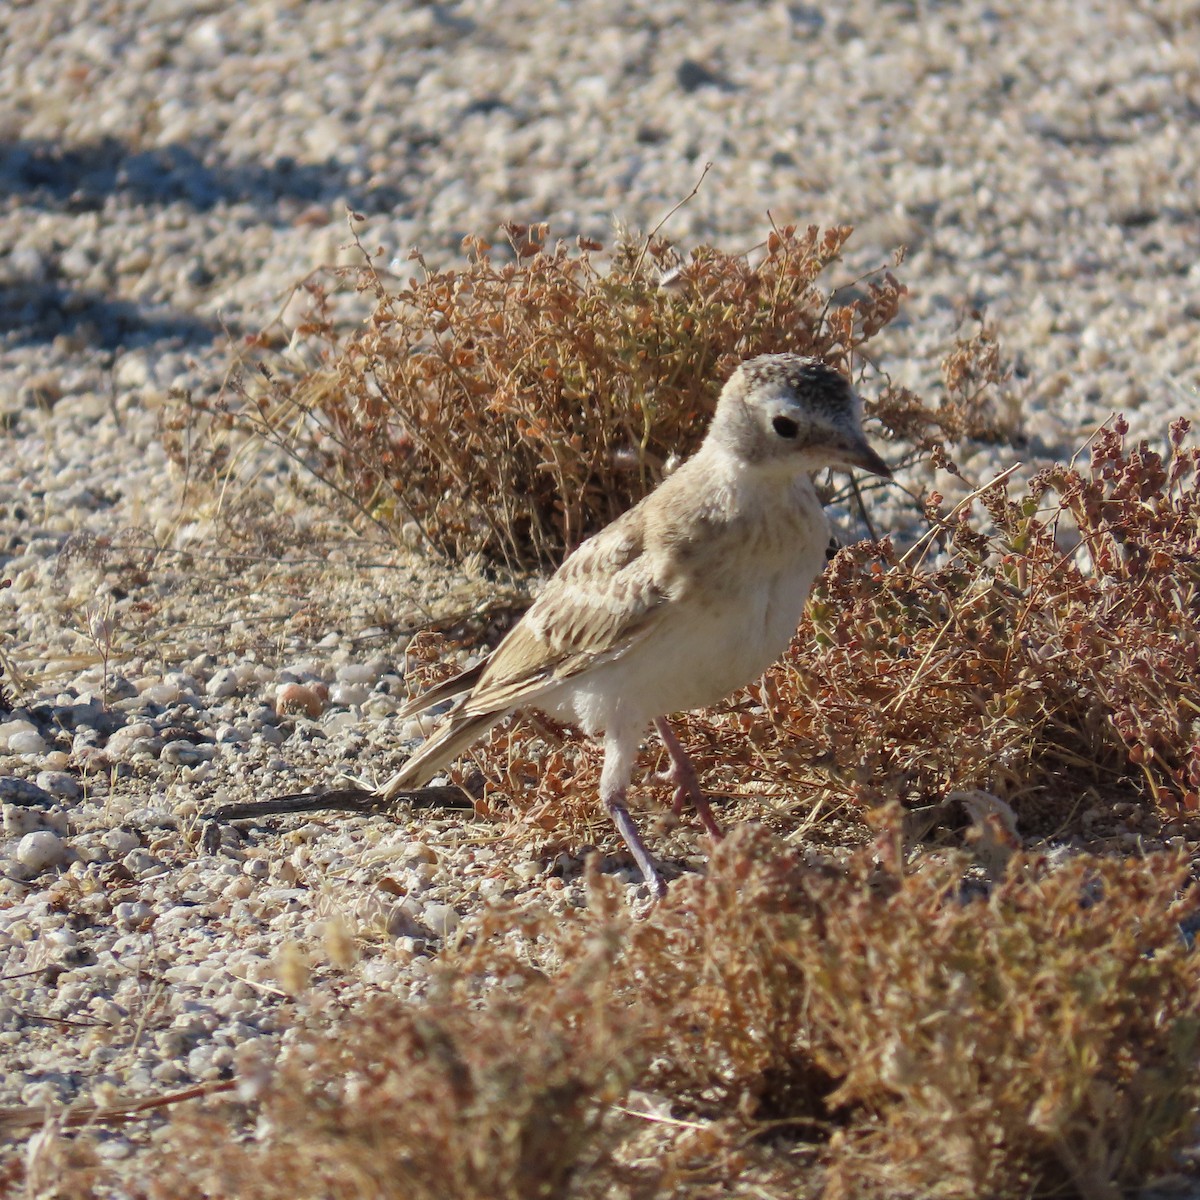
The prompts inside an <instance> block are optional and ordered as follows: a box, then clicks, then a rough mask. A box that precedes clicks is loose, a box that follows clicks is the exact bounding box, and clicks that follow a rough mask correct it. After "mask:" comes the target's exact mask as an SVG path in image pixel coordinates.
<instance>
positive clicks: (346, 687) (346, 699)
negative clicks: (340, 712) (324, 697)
mask: <svg viewBox="0 0 1200 1200" xmlns="http://www.w3.org/2000/svg"><path fill="white" fill-rule="evenodd" d="M370 694H371V689H370V688H369V687H367V685H366V684H364V683H335V684H334V685H333V687H331V688H330V689H329V701H330V703H331V704H337V705H341V706H343V707H345V708H349V707H350V706H351V705H354V704H362V703H364V702H365V701H366V699H367V697H368V696H369V695H370Z"/></svg>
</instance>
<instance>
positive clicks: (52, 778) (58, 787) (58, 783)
mask: <svg viewBox="0 0 1200 1200" xmlns="http://www.w3.org/2000/svg"><path fill="white" fill-rule="evenodd" d="M37 785H38V787H40V788H45V790H46V791H47V792H49V793H50V795H52V796H57V797H58V798H59V799H60V800H78V799H79V797H80V796H82V795H83V788H82V787H80V786H79V780H78V779H76V778H75V776H74V775H68V774H67V772H66V771H39V772H38V774H37Z"/></svg>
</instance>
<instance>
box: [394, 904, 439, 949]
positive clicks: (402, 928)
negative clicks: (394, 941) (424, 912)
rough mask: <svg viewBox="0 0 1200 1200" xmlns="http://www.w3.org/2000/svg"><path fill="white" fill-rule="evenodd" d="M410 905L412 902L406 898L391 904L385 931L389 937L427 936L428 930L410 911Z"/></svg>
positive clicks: (417, 937)
mask: <svg viewBox="0 0 1200 1200" xmlns="http://www.w3.org/2000/svg"><path fill="white" fill-rule="evenodd" d="M412 907H413V906H412V902H411V901H408V900H401V901H400V902H399V903H397V904H393V905H392V907H391V909H390V910H389V911H388V916H387V932H388V936H389V937H393V938H416V939H421V938H424V937H426V936H427V934H428V932H429V931H428V930H427V929H424V928H422V926H421V924H420V922H419V921H418V920H417V918H416V915H415V914H414V913H413V911H412Z"/></svg>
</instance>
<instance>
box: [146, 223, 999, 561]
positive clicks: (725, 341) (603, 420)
mask: <svg viewBox="0 0 1200 1200" xmlns="http://www.w3.org/2000/svg"><path fill="white" fill-rule="evenodd" d="M506 232H507V235H508V238H509V241H510V244H511V250H512V254H513V256H514V258H515V261H510V262H505V263H499V262H497V261H495V260H494V259H493V256H492V255H491V254H490V253H489V251H490V247H489V246H488V245H487V243H485V242H483V241H482V240H481V239H479V238H468V239H466V241H465V242H464V247H465V249H466V250H467V252H468V261H467V263H466V265H465V266H463V267H461V268H458V269H445V270H433V269H431V268H430V267H428V266H427V265H426V263H425V261H424V259H422V258H421V257H420V255H419V254H416V253H415V252H414V257H415V260H416V262H417V265H418V267H419V269H420V274H419V275H418V276H417V277H414V278H412V279H410V280H409V281H408V284H407V286H404V287H400V288H396V287H395V286H394V284H392V282H391V280H390V279H387V278H385V276H384V274H383V273H381V272H379V271H378V270H377V269H376V268H375V266H374V264H373V262H372V261H371V260H370V259H369V258H368V259H367V265H366V266H364V267H363V268H362V269H361V270H359V271H357V272H349V274H351V275H352V276H353V277H354V278H355V279H356V281H357V286H358V287H359V289H360V290H362V291H364V292H365V293H366V294H367V296H368V297H369V298H370V300H371V302H372V303H373V305H374V308H373V312H372V313H371V315H370V317H369V319H368V320H367V321H366V322H365V323H363V324H360V325H358V326H356V327H355V328H354V330H353V332H351V333H348V334H347V333H345V332H343V331H342V330H341V329H340V326H339V323H338V321H337V319H336V317H337V303H336V300H337V298H336V296H335V295H334V294H333V293H332V292H331V291H327V290H326V288H325V287H324V286H323V285H322V284H321V283H320V282H319V281H318V280H310V281H309V282H308V283H307V285H306V286H307V288H308V290H309V292H310V293H311V295H312V297H313V303H314V311H313V313H312V318H311V320H309V321H308V322H306V323H305V324H303V325H302V326H301V327H300V329H299V330H298V339H299V349H302V350H303V351H304V354H303V355H297V356H295V357H293V358H291V359H287V360H284V359H281V360H277V361H275V362H274V363H273V364H272V365H271V366H270V368H269V369H267V367H266V365H265V364H264V366H263V370H262V373H261V375H260V377H256V378H254V379H253V380H252V381H247V380H245V379H243V378H242V377H241V376H240V375H235V376H234V377H233V378H232V379H231V380H230V382H229V384H228V386H227V387H226V388H225V390H224V392H223V393H222V395H221V396H220V397H219V399H218V401H217V402H216V403H215V404H214V405H212V406H210V407H209V408H208V409H207V410H205V411H207V413H208V415H209V416H211V417H215V418H217V422H216V424H217V425H218V426H228V425H236V426H238V427H240V428H242V429H245V430H249V431H250V432H251V433H252V434H253V435H254V436H255V437H257V438H262V439H265V440H266V441H268V442H270V443H272V444H274V445H276V446H277V447H279V448H281V449H282V450H283V451H284V452H285V453H286V454H287V455H289V456H290V457H291V458H292V459H293V460H295V461H297V462H298V463H301V464H303V466H304V467H306V468H307V469H308V470H310V471H312V472H313V473H314V474H315V475H316V476H317V477H318V478H319V479H321V480H322V481H323V482H324V483H326V484H327V485H328V486H329V487H330V488H331V489H332V490H333V491H334V492H335V493H336V494H337V495H339V496H341V497H342V498H343V499H346V500H349V501H351V502H352V503H353V504H354V505H355V506H357V508H358V509H359V511H360V512H362V513H365V514H367V515H368V516H369V517H370V518H371V519H373V520H374V521H375V522H377V523H378V524H380V525H381V526H383V527H384V528H385V529H387V530H389V531H390V532H391V533H392V534H393V535H394V536H395V535H397V534H398V533H399V532H400V531H401V529H402V527H403V525H404V524H405V523H406V522H414V523H415V525H416V526H417V527H418V528H419V530H420V531H421V533H422V534H423V535H424V538H425V540H426V541H427V543H428V544H430V545H432V546H433V547H435V548H436V549H437V550H438V551H440V552H442V553H444V554H448V555H451V556H462V555H464V554H466V553H469V552H473V551H483V552H485V553H486V554H488V555H490V556H492V557H495V558H502V559H504V560H506V561H507V562H509V563H510V564H524V565H530V564H540V565H546V564H552V563H557V562H558V561H559V560H560V559H561V557H562V553H563V550H564V548H570V547H572V546H574V545H576V544H577V543H578V542H580V541H581V540H582V539H583V538H584V537H586V536H587V535H588V534H590V533H593V532H595V531H596V530H597V529H599V528H601V527H603V526H604V525H606V524H608V523H609V522H610V521H611V520H612V519H613V518H614V517H616V516H617V515H618V514H620V513H621V512H623V511H624V510H625V509H627V508H629V507H630V506H631V505H632V504H633V503H634V502H635V501H637V500H639V499H640V498H641V497H642V496H644V495H645V494H646V493H647V492H648V491H650V490H651V489H652V488H653V487H654V486H655V485H656V484H657V483H658V481H659V480H660V479H661V478H662V475H663V472H664V469H665V467H666V465H667V463H668V461H669V460H670V459H672V458H673V457H674V456H686V455H687V454H689V453H690V452H691V451H692V450H693V449H695V447H696V446H697V445H698V443H699V441H700V438H701V436H702V434H703V432H704V429H705V427H706V425H707V422H708V418H709V416H710V415H711V413H712V410H713V408H714V406H715V402H716V396H717V393H718V391H719V389H720V385H721V383H722V382H723V381H724V380H725V379H726V378H727V377H728V375H729V374H730V373H731V371H732V370H733V368H734V367H735V366H736V365H737V363H738V362H740V361H741V360H743V359H745V358H748V357H752V356H753V355H756V354H763V353H770V352H775V351H783V350H787V351H792V352H795V353H800V354H815V355H819V356H821V357H822V358H825V359H826V360H827V361H830V362H832V363H834V364H836V365H838V366H839V367H840V368H842V369H843V370H846V371H847V372H848V373H852V372H853V371H854V369H855V368H856V367H857V365H858V362H859V359H860V357H861V355H862V351H863V348H864V346H866V344H867V343H868V342H869V341H870V340H871V339H872V338H873V337H875V336H876V335H877V334H878V333H879V332H880V331H881V330H882V329H883V328H884V327H885V326H886V325H887V324H888V323H889V322H890V321H892V320H893V319H894V318H895V316H896V314H897V312H898V310H899V306H900V303H901V301H902V298H903V295H904V290H905V289H904V287H903V286H902V285H901V284H900V283H899V282H897V280H896V279H895V278H894V276H893V275H892V274H891V273H890V272H887V271H880V272H877V273H876V276H877V277H868V278H866V279H865V280H862V281H860V283H861V285H862V286H861V288H860V290H859V295H858V298H856V299H855V300H854V301H853V302H852V303H850V304H843V305H838V304H835V303H834V301H833V299H832V293H830V292H828V291H826V290H823V289H822V288H820V287H819V286H818V279H819V277H820V276H821V274H822V273H823V272H824V271H826V270H827V268H829V266H830V265H831V264H833V263H835V262H837V261H838V259H839V257H840V255H841V252H842V248H843V246H844V245H845V243H846V240H847V239H848V238H849V236H850V233H851V230H850V228H849V227H846V226H842V227H837V228H833V229H829V230H825V231H821V230H819V229H818V228H817V227H816V226H810V227H809V228H808V229H806V230H804V231H802V232H798V231H797V230H796V229H795V227H790V226H789V227H787V228H783V229H774V230H772V232H771V233H770V235H769V237H768V240H767V242H766V245H765V247H764V254H763V256H762V258H761V260H760V261H759V262H758V263H757V265H754V266H751V265H750V263H749V261H748V260H747V258H746V256H745V255H740V254H730V253H726V252H723V251H720V250H716V249H712V248H709V247H702V248H700V249H697V250H695V251H694V252H693V253H692V254H691V255H690V256H689V257H688V258H686V259H684V258H683V257H682V256H681V255H679V253H678V252H677V251H676V250H675V249H674V248H673V247H671V246H670V245H669V244H668V243H667V242H665V241H661V240H658V239H651V240H650V241H649V242H648V243H646V244H640V243H639V244H636V245H635V244H633V243H631V242H625V243H622V244H620V245H619V246H618V247H617V249H616V252H615V254H614V255H613V259H612V261H611V263H609V264H608V265H607V267H606V268H605V269H604V270H601V269H600V268H598V267H597V265H596V264H595V262H594V261H593V255H595V254H596V252H597V251H598V250H600V249H601V247H600V246H599V245H598V244H597V243H594V242H588V241H584V240H582V239H579V240H577V242H576V243H575V245H574V246H573V247H568V246H567V245H566V244H565V243H562V242H559V243H557V244H556V245H551V244H550V243H549V241H548V240H547V231H546V227H545V226H544V225H537V226H517V225H509V226H506ZM664 277H665V278H666V280H667V282H666V284H665V285H663V284H660V282H659V280H660V279H663V278H664ZM993 352H994V345H991V344H990V343H987V342H986V339H984V340H983V341H981V340H979V339H978V338H977V339H974V340H970V341H968V342H964V343H963V344H962V345H961V346H960V347H959V348H958V349H957V350H956V351H955V353H956V354H957V355H959V356H960V357H962V358H963V361H964V362H965V363H969V364H975V366H976V368H977V370H976V375H977V376H978V378H980V379H984V378H985V377H986V378H988V379H989V380H991V381H992V382H995V381H997V380H1000V379H1001V378H1002V376H1003V372H1002V371H1001V370H1000V367H999V363H998V359H995V360H994V361H993V359H994V354H993ZM989 355H992V357H989ZM301 358H302V359H303V360H304V361H305V362H308V363H313V362H315V363H316V364H317V365H316V366H315V367H314V368H312V369H304V370H300V369H298V368H296V367H295V366H294V363H295V362H296V361H298V359H301ZM289 364H292V365H289ZM969 374H970V371H969V370H965V369H964V370H961V371H959V372H958V375H957V376H956V378H957V379H959V380H960V381H961V379H962V378H965V377H966V376H967V375H969ZM947 383H948V386H949V387H950V389H951V390H949V391H948V392H947V395H946V398H945V401H944V403H943V404H941V405H940V406H939V407H937V408H931V407H928V406H926V405H925V404H924V403H923V402H922V401H921V400H920V399H919V398H918V397H916V396H915V395H913V394H912V393H909V392H903V393H901V392H895V393H887V394H886V398H885V400H884V401H882V402H881V406H880V412H881V417H882V421H883V426H884V430H885V433H886V434H887V436H889V437H895V438H903V439H904V440H905V444H906V446H907V447H908V449H907V451H906V454H907V455H908V456H915V455H918V454H920V453H924V452H927V451H928V449H929V448H930V447H931V446H932V444H933V442H934V441H935V440H937V439H941V438H945V437H947V436H953V437H961V436H979V435H981V434H988V432H989V431H990V432H991V433H992V434H994V435H996V436H999V433H998V430H999V424H997V420H996V419H992V418H989V416H988V413H990V412H991V411H992V409H991V408H990V407H989V405H990V400H989V396H991V394H992V393H991V388H990V385H989V387H985V388H984V389H983V392H980V391H979V390H978V389H968V390H963V389H961V388H959V390H955V389H956V388H958V386H959V385H958V384H957V383H955V382H954V380H952V379H950V378H949V377H948V379H947ZM202 409H204V406H203V405H202V404H200V403H199V402H197V401H190V403H189V405H188V406H187V407H186V408H185V409H183V410H181V411H179V412H177V413H176V416H175V419H174V422H173V426H172V425H171V424H170V423H169V426H168V428H167V429H166V431H165V437H166V445H167V447H168V449H169V450H170V451H171V452H172V453H174V454H175V455H176V456H177V457H179V458H180V459H181V461H182V460H183V458H185V457H187V459H188V465H189V469H190V470H191V472H192V473H193V475H194V474H196V473H197V472H199V471H202V469H203V468H204V466H205V464H208V466H209V469H216V468H219V466H220V464H221V463H222V462H225V461H229V458H230V456H229V455H228V453H227V452H224V453H219V452H218V450H220V449H221V443H220V442H219V440H218V442H217V443H216V448H214V444H213V439H212V438H208V439H206V438H204V437H202V436H200V434H199V433H198V431H197V429H196V428H195V427H194V426H195V421H196V417H197V414H198V413H199V412H200V411H201V410H202ZM989 420H990V421H991V424H989ZM212 428H213V427H212V426H210V432H211V429H212ZM185 434H186V436H185ZM893 457H896V456H893Z"/></svg>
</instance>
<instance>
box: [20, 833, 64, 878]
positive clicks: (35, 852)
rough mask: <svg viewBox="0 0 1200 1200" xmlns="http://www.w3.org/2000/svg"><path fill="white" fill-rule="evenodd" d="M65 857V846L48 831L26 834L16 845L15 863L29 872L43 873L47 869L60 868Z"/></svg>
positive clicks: (60, 839) (57, 837)
mask: <svg viewBox="0 0 1200 1200" xmlns="http://www.w3.org/2000/svg"><path fill="white" fill-rule="evenodd" d="M66 857H67V847H66V844H65V843H64V842H63V840H62V838H60V837H59V836H58V834H57V833H51V832H50V830H49V829H39V830H38V831H37V832H36V833H27V834H26V835H25V836H24V837H23V838H22V839H21V841H20V842H19V843H18V845H17V862H19V863H20V864H21V865H22V866H24V867H28V868H29V869H30V870H31V871H45V870H46V869H47V868H49V867H57V866H60V865H61V864H62V863H63V862H64V861H65V860H66Z"/></svg>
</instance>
